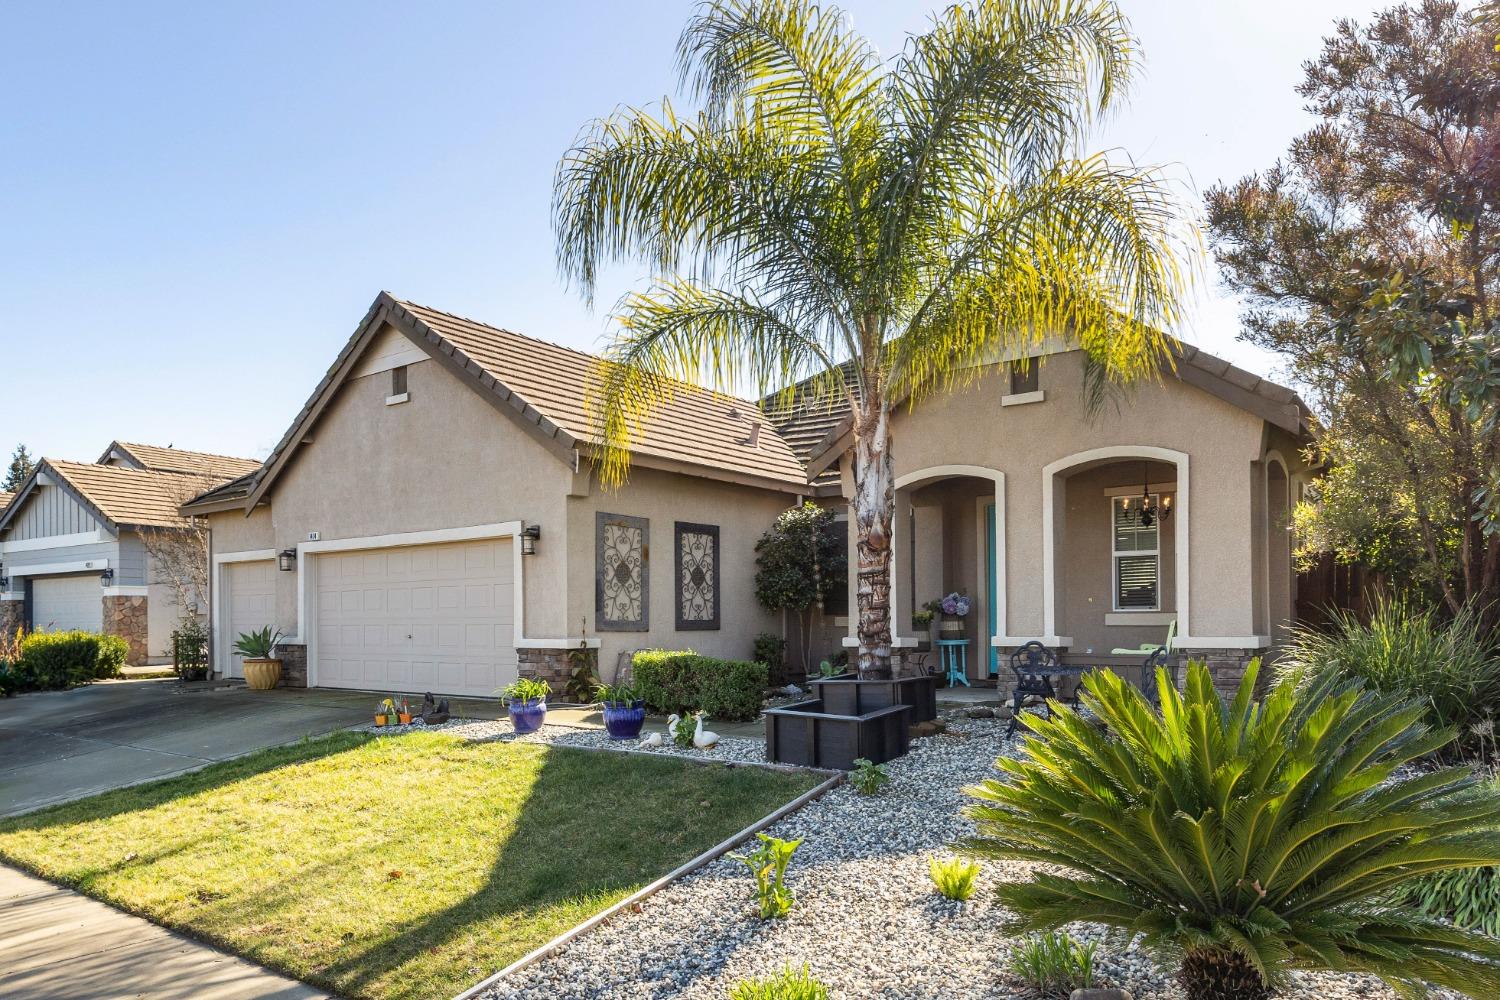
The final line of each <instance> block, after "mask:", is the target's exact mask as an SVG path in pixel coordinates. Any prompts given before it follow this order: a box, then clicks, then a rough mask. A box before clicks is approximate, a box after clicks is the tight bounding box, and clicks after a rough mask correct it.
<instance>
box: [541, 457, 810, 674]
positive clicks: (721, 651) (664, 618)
mask: <svg viewBox="0 0 1500 1000" xmlns="http://www.w3.org/2000/svg"><path fill="white" fill-rule="evenodd" d="M585 488H586V490H587V493H586V495H582V496H573V497H570V498H569V499H568V502H567V520H568V538H569V545H568V553H567V555H568V569H567V572H568V580H569V583H570V585H569V595H568V597H569V599H568V623H569V627H570V629H571V630H572V631H573V632H574V633H575V634H576V632H577V629H578V628H579V626H580V625H581V626H582V627H583V628H584V629H585V631H586V634H587V635H588V636H589V637H591V638H598V639H599V640H600V654H599V664H600V672H601V674H602V675H603V676H604V677H605V678H606V679H609V678H612V677H613V676H614V671H615V668H616V665H617V662H618V660H619V656H620V652H621V651H622V650H634V649H645V648H658V647H660V648H668V649H695V650H697V651H698V652H700V653H704V654H706V655H709V656H724V657H730V658H733V659H747V658H748V657H749V656H750V653H751V644H752V643H753V642H754V640H755V636H756V635H757V634H758V633H760V632H772V633H775V634H777V635H780V634H782V628H781V619H780V616H777V615H771V614H768V613H767V612H766V611H764V610H763V609H762V608H761V606H760V604H759V603H758V602H757V601H756V599H755V543H756V541H758V540H759V539H760V537H761V535H763V534H764V533H765V531H766V529H767V528H769V527H770V526H771V524H772V522H773V521H775V519H776V515H777V514H779V513H781V512H782V511H783V510H785V509H786V508H788V507H790V506H792V505H793V504H794V503H796V497H795V496H793V495H791V494H787V493H781V492H777V491H772V490H760V489H755V488H752V487H748V486H737V485H733V484H729V483H719V482H714V481H712V480H707V479H700V478H697V477H692V476H683V475H678V474H674V473H667V472H658V471H656V470H653V469H643V468H636V469H633V470H631V473H630V481H629V483H627V484H626V485H625V486H623V487H621V488H620V489H618V490H615V491H605V490H602V489H601V488H600V487H599V485H598V484H597V482H593V483H588V484H587V485H586V487H585ZM581 491H582V490H579V491H578V492H581ZM601 511H602V512H605V513H609V514H628V515H630V516H632V517H644V518H646V519H647V520H648V521H649V522H650V553H649V560H648V572H649V574H650V587H649V600H650V615H649V619H648V624H649V626H650V628H649V630H648V631H645V632H615V631H609V632H600V631H598V630H597V629H596V628H595V627H594V610H595V605H594V578H595V573H594V568H595V561H594V560H595V551H594V546H595V537H594V526H595V520H596V514H598V513H599V512H601ZM678 521H687V522H692V523H697V524H714V525H718V527H719V546H720V555H721V560H722V561H721V564H720V569H719V574H720V587H721V588H722V594H721V597H720V627H719V628H718V629H717V630H690V631H678V630H677V628H676V622H677V617H676V605H675V603H674V591H673V584H674V577H675V574H676V568H675V564H676V560H675V553H674V552H673V545H674V544H675V541H676V532H675V528H676V522H678Z"/></svg>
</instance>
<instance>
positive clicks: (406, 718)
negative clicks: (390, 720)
mask: <svg viewBox="0 0 1500 1000" xmlns="http://www.w3.org/2000/svg"><path fill="white" fill-rule="evenodd" d="M396 718H398V719H400V720H401V724H402V725H403V726H409V725H411V713H410V712H397V713H396Z"/></svg>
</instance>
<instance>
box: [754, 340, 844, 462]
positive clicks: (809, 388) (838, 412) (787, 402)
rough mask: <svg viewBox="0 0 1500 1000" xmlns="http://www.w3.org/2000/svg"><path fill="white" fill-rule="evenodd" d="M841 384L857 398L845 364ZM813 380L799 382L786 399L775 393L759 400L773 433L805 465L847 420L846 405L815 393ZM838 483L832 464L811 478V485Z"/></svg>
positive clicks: (842, 369) (842, 366)
mask: <svg viewBox="0 0 1500 1000" xmlns="http://www.w3.org/2000/svg"><path fill="white" fill-rule="evenodd" d="M839 368H840V370H841V371H842V373H843V376H844V384H845V387H846V389H847V391H848V392H849V394H850V396H852V397H854V398H856V399H857V398H858V396H859V389H858V386H857V385H856V383H855V381H854V369H853V366H852V365H851V364H850V363H849V362H847V361H846V362H844V363H843V364H842V365H840V366H839ZM814 382H815V380H814V379H807V380H805V381H802V382H799V383H798V384H797V385H796V386H794V387H793V388H792V390H791V393H790V396H787V395H786V394H780V393H778V394H775V395H771V396H767V397H766V398H765V399H762V400H761V406H763V407H764V408H765V410H766V412H767V414H768V415H769V417H770V420H771V423H772V424H774V425H775V427H776V432H777V433H778V434H780V435H781V438H782V440H783V441H785V442H786V443H787V445H788V446H790V447H791V449H792V453H793V454H795V455H796V456H797V461H798V462H800V463H802V465H803V466H806V465H807V463H808V462H809V461H811V459H812V457H813V455H815V454H817V453H819V452H821V451H822V450H823V448H824V446H825V444H826V443H828V442H829V437H830V435H832V434H833V433H834V431H835V430H836V429H837V428H839V427H840V425H841V424H843V423H844V421H845V420H847V419H848V417H849V406H848V404H847V403H844V402H839V401H832V400H829V399H828V398H826V395H820V394H819V393H818V392H817V391H816V386H815V385H814ZM838 481H839V470H838V467H837V466H836V465H834V466H830V467H828V468H826V469H823V470H822V471H821V472H819V473H818V474H817V475H816V476H814V477H813V481H812V485H813V486H819V487H822V486H835V485H837V484H838Z"/></svg>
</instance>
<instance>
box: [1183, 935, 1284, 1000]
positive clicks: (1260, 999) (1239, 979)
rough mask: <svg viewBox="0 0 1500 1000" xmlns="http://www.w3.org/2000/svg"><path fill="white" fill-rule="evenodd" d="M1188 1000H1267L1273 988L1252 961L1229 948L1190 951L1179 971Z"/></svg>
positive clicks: (1190, 949)
mask: <svg viewBox="0 0 1500 1000" xmlns="http://www.w3.org/2000/svg"><path fill="white" fill-rule="evenodd" d="M1177 983H1178V985H1180V986H1181V987H1182V990H1183V992H1184V993H1186V994H1187V997H1188V1000H1267V998H1268V997H1270V995H1271V989H1270V987H1268V986H1267V985H1266V982H1265V980H1263V979H1261V978H1260V973H1259V972H1257V971H1256V970H1255V966H1253V965H1251V964H1250V960H1249V959H1247V958H1245V956H1243V955H1241V954H1239V953H1238V952H1235V951H1230V950H1229V949H1227V948H1189V949H1187V951H1186V953H1185V954H1184V955H1183V956H1182V965H1181V967H1180V968H1179V969H1178V970H1177Z"/></svg>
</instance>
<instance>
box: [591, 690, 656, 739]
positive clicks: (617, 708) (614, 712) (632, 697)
mask: <svg viewBox="0 0 1500 1000" xmlns="http://www.w3.org/2000/svg"><path fill="white" fill-rule="evenodd" d="M594 701H596V702H598V703H599V705H600V706H601V707H602V709H603V711H604V729H605V731H606V732H608V733H609V738H610V739H612V740H633V739H636V738H637V737H638V736H640V735H641V727H642V726H644V725H645V724H646V703H645V701H643V700H642V699H641V698H638V697H637V696H636V693H635V688H633V687H631V686H630V685H629V684H600V685H599V686H598V687H597V688H596V689H595V690H594Z"/></svg>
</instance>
